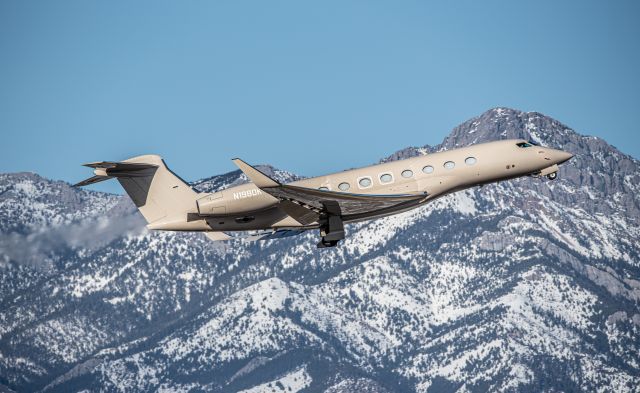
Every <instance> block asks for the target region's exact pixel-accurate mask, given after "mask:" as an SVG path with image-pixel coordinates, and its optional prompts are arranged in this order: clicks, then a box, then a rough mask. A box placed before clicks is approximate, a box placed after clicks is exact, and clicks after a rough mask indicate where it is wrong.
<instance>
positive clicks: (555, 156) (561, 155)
mask: <svg viewBox="0 0 640 393" xmlns="http://www.w3.org/2000/svg"><path fill="white" fill-rule="evenodd" d="M572 158H573V154H571V153H569V152H566V151H562V150H554V151H553V152H552V154H551V159H552V160H553V161H554V162H555V163H556V164H562V163H565V162H567V161H569V160H570V159H572Z"/></svg>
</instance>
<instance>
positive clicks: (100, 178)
mask: <svg viewBox="0 0 640 393" xmlns="http://www.w3.org/2000/svg"><path fill="white" fill-rule="evenodd" d="M109 179H111V176H92V177H90V178H88V179H84V180H83V181H81V182H78V183H76V184H74V185H73V186H74V187H84V186H88V185H89V184H95V183H100V182H101V181H105V180H109Z"/></svg>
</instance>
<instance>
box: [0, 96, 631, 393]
mask: <svg viewBox="0 0 640 393" xmlns="http://www.w3.org/2000/svg"><path fill="white" fill-rule="evenodd" d="M514 137H523V138H527V139H531V140H534V141H536V142H539V143H541V144H543V145H548V146H552V147H557V148H561V149H563V150H567V151H571V152H573V153H574V154H575V157H574V158H573V159H572V160H571V161H570V162H569V163H567V164H565V165H563V166H562V167H561V170H560V176H559V178H558V179H557V180H555V181H553V182H552V181H548V180H542V179H534V178H525V179H519V180H513V181H508V182H503V183H500V184H493V185H487V186H484V187H482V188H476V189H471V190H467V191H464V192H459V193H457V194H454V195H451V196H448V197H445V198H442V199H439V200H437V201H436V202H434V203H433V204H430V205H427V206H425V207H423V208H420V209H416V210H413V211H409V212H406V213H403V214H400V215H396V216H392V217H388V218H384V219H379V220H375V221H370V222H365V223H358V224H353V225H348V226H347V228H346V229H347V232H348V236H347V239H346V240H345V241H344V243H343V244H342V245H341V246H339V247H337V248H336V249H322V250H318V249H316V248H315V244H316V243H317V236H318V235H317V233H308V234H305V235H302V236H299V237H297V238H288V239H281V240H277V241H269V242H258V243H243V242H239V241H233V242H229V243H212V242H210V241H208V240H206V239H205V238H204V236H202V235H201V234H189V233H186V234H181V233H162V232H154V233H149V232H148V231H146V230H145V229H144V223H143V220H142V219H141V218H140V217H139V215H138V213H137V212H136V210H135V208H134V207H133V204H132V203H131V202H130V201H129V200H128V198H127V197H120V196H114V195H109V194H103V193H98V192H92V191H86V190H78V189H74V188H71V187H70V186H69V185H68V184H66V183H64V182H59V181H50V180H47V179H43V178H41V177H39V176H38V175H35V174H28V173H18V174H3V175H0V288H1V289H0V383H1V384H2V385H0V390H2V389H5V390H15V391H64V392H68V391H81V390H85V389H88V390H90V391H123V392H129V391H157V390H170V391H185V392H186V391H214V392H215V391H220V392H231V391H233V392H235V391H245V392H263V391H267V392H272V391H273V392H297V391H305V392H332V393H337V392H356V391H357V392H406V391H417V392H451V391H486V390H491V391H572V390H573V391H575V390H586V391H594V390H597V391H611V392H624V391H640V387H639V386H640V384H639V381H640V306H639V302H640V242H639V241H638V239H640V196H639V195H640V186H639V184H640V162H639V161H638V160H636V159H634V158H632V157H629V156H627V155H625V154H623V153H621V152H620V151H618V150H617V149H616V148H614V147H612V146H610V145H608V144H607V143H606V142H605V141H603V140H601V139H598V138H594V137H588V136H583V135H580V134H578V133H576V132H575V131H573V130H571V129H570V128H568V127H567V126H565V125H563V124H562V123H560V122H558V121H556V120H553V119H550V118H548V117H546V116H544V115H542V114H540V113H533V112H529V113H525V112H520V111H516V110H512V109H507V108H497V109H493V110H490V111H488V112H486V113H484V114H482V115H481V116H479V117H477V118H474V119H471V120H469V121H467V122H465V123H463V124H461V125H460V126H458V127H456V128H455V129H454V130H453V131H452V133H451V134H450V135H449V136H448V137H447V138H446V139H445V140H444V141H443V143H442V144H441V145H438V146H433V147H431V146H423V147H418V148H407V149H404V150H402V151H400V152H397V153H394V154H393V155H391V156H390V157H388V158H386V159H384V160H394V159H400V158H405V157H410V156H414V155H419V154H428V153H429V152H433V151H438V150H442V149H450V148H453V147H457V146H465V145H468V144H471V143H477V142H482V141H487V140H495V139H501V138H514ZM263 170H265V171H270V174H271V175H272V176H275V177H277V178H278V179H279V180H281V181H286V180H291V179H294V178H296V177H295V176H294V175H293V174H291V173H288V172H284V171H279V170H276V169H274V168H270V167H264V168H263ZM243 181H246V179H245V178H244V177H243V176H242V175H241V174H240V173H239V171H236V172H231V173H227V174H224V175H220V176H214V177H211V178H208V179H203V180H200V181H197V182H194V186H195V187H196V188H198V189H199V190H201V191H207V192H209V191H213V190H216V189H219V188H221V187H226V186H228V185H231V184H237V183H239V182H243Z"/></svg>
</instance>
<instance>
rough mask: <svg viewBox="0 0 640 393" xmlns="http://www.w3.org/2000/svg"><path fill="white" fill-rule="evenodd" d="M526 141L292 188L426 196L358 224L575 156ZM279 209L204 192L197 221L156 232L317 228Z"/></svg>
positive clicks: (252, 194)
mask: <svg viewBox="0 0 640 393" xmlns="http://www.w3.org/2000/svg"><path fill="white" fill-rule="evenodd" d="M522 142H525V141H524V140H503V141H496V142H490V143H482V144H477V145H473V146H469V147H463V148H459V149H453V150H448V151H441V152H438V153H433V154H427V155H424V156H419V157H414V158H409V159H405V160H399V161H393V162H387V163H383V164H378V165H372V166H368V167H364V168H358V169H352V170H347V171H343V172H338V173H332V174H328V175H323V176H318V177H313V178H309V179H304V180H299V181H296V182H293V183H291V185H296V186H300V187H307V188H317V189H321V188H323V187H324V188H326V189H328V190H331V191H336V192H348V193H353V194H364V195H367V194H368V195H392V194H424V193H426V194H427V197H426V198H424V199H422V200H420V201H419V202H417V203H414V204H411V205H403V206H400V207H397V208H394V209H390V210H389V209H387V210H380V211H375V212H372V213H368V214H366V215H351V216H343V217H342V219H343V220H344V222H353V221H357V220H363V219H370V218H375V217H381V216H386V215H390V214H395V213H398V212H401V211H404V210H408V209H412V208H415V207H417V206H419V205H422V204H425V203H427V202H429V201H432V200H434V199H436V198H438V197H441V196H443V195H446V194H448V193H451V192H455V191H460V190H463V189H466V188H469V187H473V186H478V185H482V184H487V183H492V182H496V181H501V180H507V179H513V178H516V177H521V176H527V175H536V174H543V175H544V174H546V173H551V172H555V171H557V164H560V163H562V162H564V161H566V160H568V159H569V158H571V157H572V155H571V154H570V153H567V152H564V151H561V150H556V149H551V148H547V147H540V146H535V145H534V146H531V145H529V146H528V147H519V146H518V145H517V144H518V143H522ZM451 163H453V164H451ZM341 184H342V186H341ZM346 184H348V188H347V186H346ZM277 205H278V200H277V199H276V198H274V197H273V196H271V195H269V194H267V193H265V192H264V191H262V190H260V189H259V188H258V187H256V186H255V185H254V184H253V183H248V184H243V185H240V186H235V187H230V188H228V189H225V190H222V191H219V192H216V193H213V194H203V195H202V197H199V199H198V201H197V210H194V211H193V213H195V214H194V216H195V215H197V217H198V218H197V219H194V220H193V221H188V222H186V223H184V224H182V225H179V227H172V228H168V227H167V228H154V229H172V230H190V231H194V230H196V231H197V230H215V231H225V230H233V231H237V230H257V229H269V228H276V229H277V228H300V227H305V228H310V227H314V226H317V224H311V225H306V226H303V225H302V224H300V223H299V222H297V221H296V220H294V219H293V218H292V217H289V216H288V215H287V214H286V213H284V212H283V211H282V210H281V209H280V208H278V206H277Z"/></svg>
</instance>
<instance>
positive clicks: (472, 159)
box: [464, 157, 478, 165]
mask: <svg viewBox="0 0 640 393" xmlns="http://www.w3.org/2000/svg"><path fill="white" fill-rule="evenodd" d="M476 162H478V160H476V158H475V157H467V158H466V159H465V160H464V163H465V164H467V165H475V163H476Z"/></svg>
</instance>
